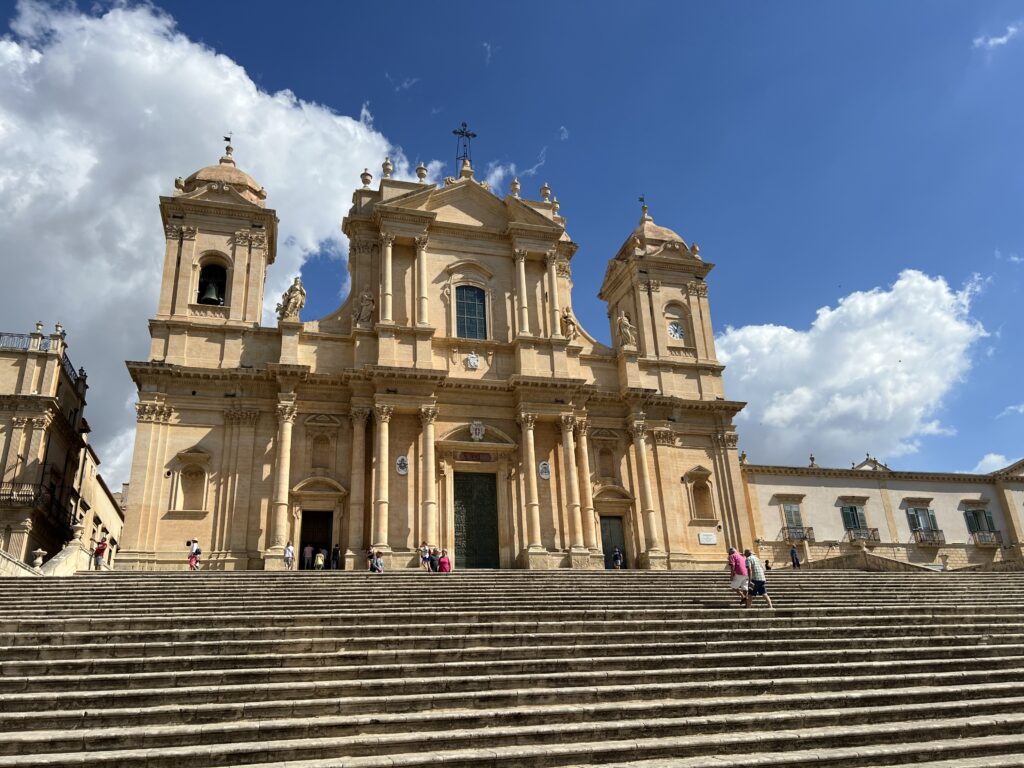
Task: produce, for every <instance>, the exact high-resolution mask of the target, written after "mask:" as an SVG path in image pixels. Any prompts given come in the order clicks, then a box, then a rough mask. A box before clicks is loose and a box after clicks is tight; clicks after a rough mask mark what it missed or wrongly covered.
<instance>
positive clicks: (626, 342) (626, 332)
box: [618, 310, 636, 347]
mask: <svg viewBox="0 0 1024 768" xmlns="http://www.w3.org/2000/svg"><path fill="white" fill-rule="evenodd" d="M618 329H619V346H622V347H635V346H636V326H634V325H633V323H631V322H630V320H629V315H627V314H626V312H625V311H624V310H623V311H620V312H619V321H618Z"/></svg>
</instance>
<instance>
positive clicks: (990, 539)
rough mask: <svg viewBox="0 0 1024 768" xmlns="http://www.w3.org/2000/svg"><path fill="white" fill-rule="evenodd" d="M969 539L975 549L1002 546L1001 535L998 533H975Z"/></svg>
mask: <svg viewBox="0 0 1024 768" xmlns="http://www.w3.org/2000/svg"><path fill="white" fill-rule="evenodd" d="M971 538H972V539H973V540H974V545H975V546H977V547H1000V546H1002V544H1003V534H1001V533H1000V532H999V531H975V532H974V533H972V534H971Z"/></svg>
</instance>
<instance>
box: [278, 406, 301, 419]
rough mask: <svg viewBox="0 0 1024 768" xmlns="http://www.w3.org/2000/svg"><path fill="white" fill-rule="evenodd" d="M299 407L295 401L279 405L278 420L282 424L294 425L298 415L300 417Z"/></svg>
mask: <svg viewBox="0 0 1024 768" xmlns="http://www.w3.org/2000/svg"><path fill="white" fill-rule="evenodd" d="M298 411H299V409H298V407H297V406H296V405H295V402H294V401H290V402H283V403H278V404H277V420H278V421H279V422H281V423H282V424H285V423H288V424H291V423H294V421H295V417H296V415H298Z"/></svg>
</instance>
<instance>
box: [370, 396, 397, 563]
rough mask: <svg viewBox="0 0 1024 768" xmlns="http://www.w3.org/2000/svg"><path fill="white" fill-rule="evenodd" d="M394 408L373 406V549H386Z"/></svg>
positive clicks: (387, 545)
mask: <svg viewBox="0 0 1024 768" xmlns="http://www.w3.org/2000/svg"><path fill="white" fill-rule="evenodd" d="M393 412H394V409H393V408H392V407H391V406H389V405H378V406H376V407H375V408H374V413H375V415H376V417H377V436H376V437H377V445H376V448H377V451H376V453H377V455H376V461H375V463H376V465H377V472H376V474H375V479H376V487H375V488H374V490H373V536H372V537H371V542H370V544H371V545H372V546H373V548H374V549H380V550H385V551H388V550H390V546H389V544H388V495H389V493H388V476H389V474H390V470H391V467H390V466H389V462H390V457H391V454H390V452H389V449H388V423H389V422H390V421H391V414H392V413H393Z"/></svg>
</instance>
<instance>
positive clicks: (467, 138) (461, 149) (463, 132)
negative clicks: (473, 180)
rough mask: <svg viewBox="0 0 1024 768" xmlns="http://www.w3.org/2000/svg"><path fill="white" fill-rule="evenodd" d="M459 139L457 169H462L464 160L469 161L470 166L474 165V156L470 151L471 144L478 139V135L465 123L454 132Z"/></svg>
mask: <svg viewBox="0 0 1024 768" xmlns="http://www.w3.org/2000/svg"><path fill="white" fill-rule="evenodd" d="M452 133H453V134H455V135H456V136H457V137H458V138H457V139H456V140H455V142H456V143H455V167H456V168H460V167H461V166H462V160H463V158H465V159H466V160H468V161H469V164H470V166H472V165H473V155H472V154H471V153H470V150H469V143H470V142H471V141H472V140H473V139H475V138H476V134H475V133H473V132H472V131H471V130H469V126H468V125H466V124H465V123H463V124H462V127H461V128H456V129H455V130H454V131H452Z"/></svg>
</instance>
